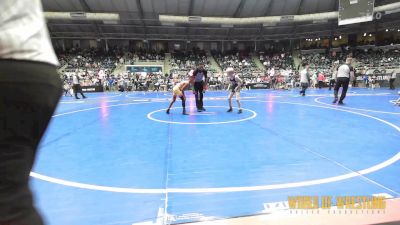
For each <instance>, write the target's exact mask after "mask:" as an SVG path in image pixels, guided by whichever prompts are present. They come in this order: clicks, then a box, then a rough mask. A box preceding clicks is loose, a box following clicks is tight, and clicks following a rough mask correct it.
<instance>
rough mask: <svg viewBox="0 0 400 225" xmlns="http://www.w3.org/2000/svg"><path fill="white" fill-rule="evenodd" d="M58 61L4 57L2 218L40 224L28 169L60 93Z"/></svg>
mask: <svg viewBox="0 0 400 225" xmlns="http://www.w3.org/2000/svg"><path fill="white" fill-rule="evenodd" d="M61 84H62V83H61V79H60V78H59V76H58V74H57V70H56V67H55V66H51V65H48V64H43V63H36V62H28V61H16V60H0V123H1V126H0V224H1V225H3V224H6V225H41V224H43V221H42V219H41V217H40V215H39V214H38V212H37V211H36V209H35V208H34V206H33V198H32V194H31V191H30V189H29V185H28V180H29V173H30V171H31V168H32V166H33V163H34V159H35V155H36V151H37V147H38V144H39V142H40V140H41V138H42V136H43V134H44V132H45V130H46V128H47V125H48V123H49V121H50V119H51V116H52V115H53V112H54V110H55V108H56V106H57V103H58V101H59V99H60V97H61V94H62V86H61Z"/></svg>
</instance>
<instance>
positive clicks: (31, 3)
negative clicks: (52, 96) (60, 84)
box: [0, 0, 58, 66]
mask: <svg viewBox="0 0 400 225" xmlns="http://www.w3.org/2000/svg"><path fill="white" fill-rule="evenodd" d="M0 10H1V12H0V59H16V60H29V61H37V62H44V63H49V64H52V65H56V66H57V65H58V60H57V57H56V55H55V53H54V50H53V46H52V44H51V41H50V37H49V33H48V31H47V27H46V22H45V19H44V14H43V10H42V4H41V1H40V0H0Z"/></svg>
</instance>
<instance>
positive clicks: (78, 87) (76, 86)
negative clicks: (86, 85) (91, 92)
mask: <svg viewBox="0 0 400 225" xmlns="http://www.w3.org/2000/svg"><path fill="white" fill-rule="evenodd" d="M72 89H73V90H74V95H75V98H76V99H79V98H78V93H79V94H81V96H82V98H86V96H85V95H84V94H83V92H82V86H81V85H80V84H74V85H73V86H72Z"/></svg>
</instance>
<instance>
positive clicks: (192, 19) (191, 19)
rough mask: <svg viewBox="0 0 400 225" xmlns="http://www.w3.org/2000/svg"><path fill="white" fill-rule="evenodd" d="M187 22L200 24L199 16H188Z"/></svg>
mask: <svg viewBox="0 0 400 225" xmlns="http://www.w3.org/2000/svg"><path fill="white" fill-rule="evenodd" d="M188 21H189V22H190V23H200V22H201V16H189V17H188Z"/></svg>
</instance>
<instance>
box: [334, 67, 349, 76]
mask: <svg viewBox="0 0 400 225" xmlns="http://www.w3.org/2000/svg"><path fill="white" fill-rule="evenodd" d="M337 77H338V78H339V77H347V78H350V66H349V65H347V64H343V65H341V66H339V68H338V72H337Z"/></svg>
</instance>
